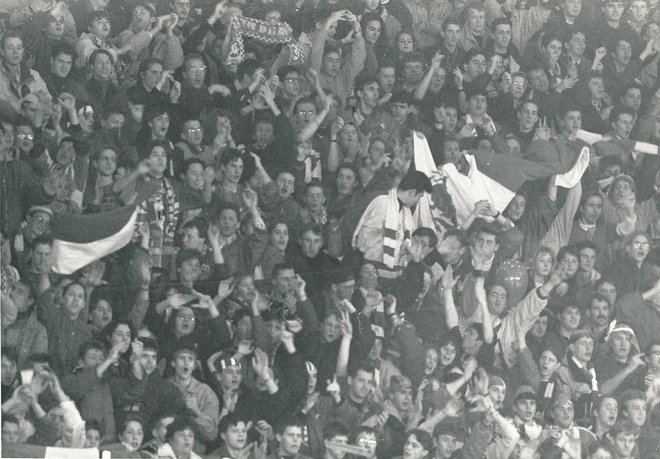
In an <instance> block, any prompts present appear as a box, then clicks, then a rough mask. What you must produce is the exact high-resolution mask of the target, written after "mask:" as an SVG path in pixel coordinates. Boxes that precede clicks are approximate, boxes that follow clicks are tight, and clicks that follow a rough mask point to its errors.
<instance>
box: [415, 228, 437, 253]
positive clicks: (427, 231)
mask: <svg viewBox="0 0 660 459" xmlns="http://www.w3.org/2000/svg"><path fill="white" fill-rule="evenodd" d="M412 235H413V236H419V237H427V238H428V239H429V246H430V247H431V248H435V246H436V245H438V235H437V234H435V231H433V230H432V229H431V228H427V227H425V226H421V227H419V228H417V229H416V230H415V231H414V232H413V233H412Z"/></svg>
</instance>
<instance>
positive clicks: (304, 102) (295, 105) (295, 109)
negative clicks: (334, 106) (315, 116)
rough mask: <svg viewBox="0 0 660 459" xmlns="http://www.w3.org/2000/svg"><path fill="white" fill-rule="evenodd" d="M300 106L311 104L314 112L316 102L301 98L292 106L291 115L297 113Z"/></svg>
mask: <svg viewBox="0 0 660 459" xmlns="http://www.w3.org/2000/svg"><path fill="white" fill-rule="evenodd" d="M302 104H312V105H313V106H314V110H316V102H314V99H312V98H311V97H301V98H300V99H298V100H297V101H296V103H295V104H294V105H293V113H296V112H297V111H298V107H300V106H301V105H302Z"/></svg>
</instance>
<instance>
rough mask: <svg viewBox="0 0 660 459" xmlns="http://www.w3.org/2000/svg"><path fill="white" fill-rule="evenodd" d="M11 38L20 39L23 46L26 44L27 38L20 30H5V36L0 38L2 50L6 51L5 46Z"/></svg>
mask: <svg viewBox="0 0 660 459" xmlns="http://www.w3.org/2000/svg"><path fill="white" fill-rule="evenodd" d="M10 38H20V39H21V41H22V42H23V44H25V37H23V33H22V32H21V31H20V30H18V29H7V30H5V33H4V35H3V36H2V37H1V38H0V49H3V50H4V49H5V45H6V44H7V40H9V39H10Z"/></svg>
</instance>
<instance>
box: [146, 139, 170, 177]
mask: <svg viewBox="0 0 660 459" xmlns="http://www.w3.org/2000/svg"><path fill="white" fill-rule="evenodd" d="M166 168H167V154H166V153H165V149H164V148H163V147H161V146H155V147H153V149H152V150H151V154H149V171H150V172H151V173H152V174H153V175H154V176H156V177H160V176H162V175H163V173H164V172H165V169H166Z"/></svg>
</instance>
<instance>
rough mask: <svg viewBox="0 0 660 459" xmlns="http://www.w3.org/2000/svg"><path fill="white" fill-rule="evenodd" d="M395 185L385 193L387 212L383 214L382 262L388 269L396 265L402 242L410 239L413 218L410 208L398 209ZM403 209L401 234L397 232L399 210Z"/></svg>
mask: <svg viewBox="0 0 660 459" xmlns="http://www.w3.org/2000/svg"><path fill="white" fill-rule="evenodd" d="M396 190H397V189H396V187H394V188H391V189H390V191H389V193H388V194H387V213H386V214H385V228H383V263H384V264H385V266H387V267H388V268H390V269H393V268H394V266H396V265H397V258H398V255H399V253H400V251H401V247H402V246H403V245H404V243H406V244H407V243H408V242H409V241H410V234H411V233H412V231H413V229H414V227H413V219H412V215H411V213H410V209H408V208H407V207H403V209H400V207H401V206H400V204H399V199H398V198H397V193H396ZM401 210H402V211H403V230H402V231H403V234H400V233H399V212H400V211H401Z"/></svg>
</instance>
